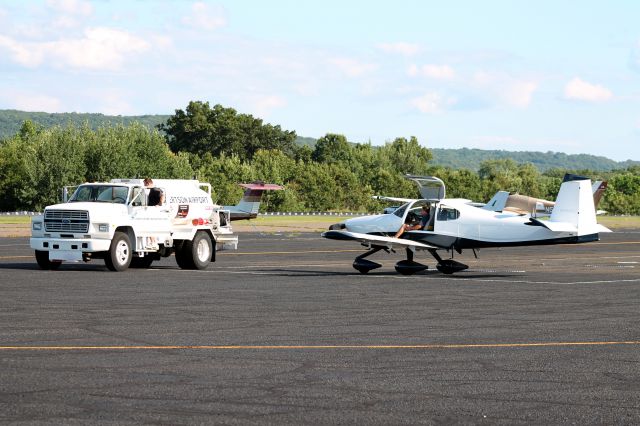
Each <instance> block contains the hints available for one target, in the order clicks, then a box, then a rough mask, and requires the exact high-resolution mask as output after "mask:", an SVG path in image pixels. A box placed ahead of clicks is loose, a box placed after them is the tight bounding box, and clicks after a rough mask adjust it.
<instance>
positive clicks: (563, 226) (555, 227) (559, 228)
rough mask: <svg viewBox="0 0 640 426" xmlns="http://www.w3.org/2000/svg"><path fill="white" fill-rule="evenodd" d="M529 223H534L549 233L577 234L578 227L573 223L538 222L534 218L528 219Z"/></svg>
mask: <svg viewBox="0 0 640 426" xmlns="http://www.w3.org/2000/svg"><path fill="white" fill-rule="evenodd" d="M530 221H531V223H534V224H536V225H538V226H544V227H545V228H547V229H548V230H549V231H553V232H572V233H577V232H578V227H577V226H576V225H574V224H573V223H569V222H551V221H549V220H539V219H535V218H533V217H532V218H531V219H530Z"/></svg>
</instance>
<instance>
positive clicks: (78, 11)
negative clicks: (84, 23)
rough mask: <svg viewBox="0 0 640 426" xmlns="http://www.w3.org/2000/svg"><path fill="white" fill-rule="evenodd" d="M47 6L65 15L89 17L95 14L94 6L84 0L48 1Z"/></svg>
mask: <svg viewBox="0 0 640 426" xmlns="http://www.w3.org/2000/svg"><path fill="white" fill-rule="evenodd" d="M47 6H49V7H50V8H51V9H53V10H54V11H56V12H58V13H62V14H65V15H81V16H89V15H91V14H92V13H93V6H92V5H91V3H90V2H88V1H83V0H47Z"/></svg>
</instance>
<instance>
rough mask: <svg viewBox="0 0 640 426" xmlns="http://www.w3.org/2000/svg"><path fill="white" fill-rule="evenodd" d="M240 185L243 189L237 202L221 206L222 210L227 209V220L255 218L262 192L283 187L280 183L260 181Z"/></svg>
mask: <svg viewBox="0 0 640 426" xmlns="http://www.w3.org/2000/svg"><path fill="white" fill-rule="evenodd" d="M240 186H241V187H243V188H245V191H244V194H242V198H241V199H240V201H239V202H238V204H236V205H235V206H223V207H222V209H223V210H228V211H229V213H230V218H229V220H232V221H233V220H249V219H255V218H256V217H257V216H258V210H259V209H260V201H261V199H262V193H263V192H265V191H279V190H281V189H284V188H283V187H282V186H280V185H275V184H273V183H264V182H261V181H256V182H252V183H241V184H240Z"/></svg>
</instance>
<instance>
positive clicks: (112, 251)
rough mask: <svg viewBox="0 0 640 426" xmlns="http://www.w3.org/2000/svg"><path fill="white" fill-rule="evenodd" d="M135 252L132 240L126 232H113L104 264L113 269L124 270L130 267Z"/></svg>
mask: <svg viewBox="0 0 640 426" xmlns="http://www.w3.org/2000/svg"><path fill="white" fill-rule="evenodd" d="M132 256H133V253H132V252H131V240H130V239H129V236H128V235H127V234H125V233H124V232H120V231H117V232H116V233H115V234H113V240H111V246H110V247H109V252H108V253H107V255H106V256H105V258H104V264H105V265H107V268H109V269H110V270H112V271H118V272H120V271H124V270H126V269H127V268H128V267H129V264H130V263H131V258H132Z"/></svg>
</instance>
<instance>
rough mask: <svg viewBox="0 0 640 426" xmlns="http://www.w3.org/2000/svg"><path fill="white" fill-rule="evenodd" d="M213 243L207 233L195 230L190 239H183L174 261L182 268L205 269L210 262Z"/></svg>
mask: <svg viewBox="0 0 640 426" xmlns="http://www.w3.org/2000/svg"><path fill="white" fill-rule="evenodd" d="M212 253H213V244H212V243H211V238H209V234H207V233H206V232H203V231H198V232H196V235H195V236H194V237H193V240H191V241H185V242H184V243H183V244H182V246H181V247H180V249H179V250H178V251H177V252H176V262H177V263H178V266H179V267H180V268H182V269H206V268H207V267H208V266H209V262H211V255H212Z"/></svg>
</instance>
